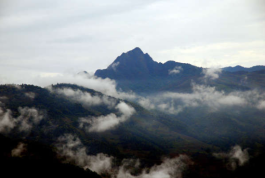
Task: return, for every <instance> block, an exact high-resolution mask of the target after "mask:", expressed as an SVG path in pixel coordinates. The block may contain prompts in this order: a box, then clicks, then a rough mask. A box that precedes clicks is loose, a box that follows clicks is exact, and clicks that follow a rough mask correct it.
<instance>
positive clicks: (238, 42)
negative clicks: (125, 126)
mask: <svg viewBox="0 0 265 178" xmlns="http://www.w3.org/2000/svg"><path fill="white" fill-rule="evenodd" d="M135 47H140V48H141V49H142V50H143V52H144V53H148V54H149V55H150V56H151V57H152V58H153V59H154V60H155V61H159V62H165V61H168V60H174V61H177V62H184V63H190V64H193V65H196V66H202V67H213V66H215V67H216V66H219V67H225V66H235V65H242V66H246V67H250V66H253V65H265V1H264V0H200V1H198V0H185V1H183V0H111V1H109V0H98V1H95V0H94V1H91V0H74V1H73V0H0V62H1V65H0V78H5V79H6V80H8V77H9V76H12V75H26V74H27V75H36V74H39V75H51V74H56V73H63V72H78V71H81V70H86V71H89V72H94V71H95V70H96V69H103V68H106V67H107V66H108V65H109V64H110V63H112V62H113V61H114V60H115V58H116V57H117V56H119V55H120V54H121V53H122V52H127V51H129V50H131V49H133V48H135Z"/></svg>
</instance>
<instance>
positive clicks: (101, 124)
mask: <svg viewBox="0 0 265 178" xmlns="http://www.w3.org/2000/svg"><path fill="white" fill-rule="evenodd" d="M115 109H117V110H118V111H119V114H120V116H118V115H116V114H114V113H111V114H108V115H105V116H99V117H85V118H80V119H79V127H80V128H84V129H85V130H87V131H88V132H103V131H106V130H109V129H112V128H114V127H116V126H117V125H119V124H120V123H122V122H125V121H126V120H128V119H129V118H130V117H131V116H132V115H133V114H134V113H135V109H134V108H133V107H131V106H129V105H128V104H126V103H124V102H120V103H119V104H118V105H117V106H116V107H115Z"/></svg>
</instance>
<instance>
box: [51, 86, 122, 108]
mask: <svg viewBox="0 0 265 178" xmlns="http://www.w3.org/2000/svg"><path fill="white" fill-rule="evenodd" d="M50 91H52V92H55V93H58V94H62V95H64V96H66V97H67V98H68V99H70V100H73V101H75V102H78V103H81V104H82V105H83V106H84V107H90V106H99V105H106V106H107V107H109V108H114V107H115V105H116V103H117V100H116V99H114V98H111V97H108V96H106V95H102V96H99V95H94V96H92V95H91V94H90V93H88V92H85V91H81V90H73V89H71V88H62V89H51V90H50Z"/></svg>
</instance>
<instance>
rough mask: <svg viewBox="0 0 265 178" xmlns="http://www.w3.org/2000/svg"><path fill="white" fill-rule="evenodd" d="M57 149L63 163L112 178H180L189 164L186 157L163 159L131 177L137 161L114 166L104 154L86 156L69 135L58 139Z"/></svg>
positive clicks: (76, 141) (76, 140)
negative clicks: (158, 163)
mask: <svg viewBox="0 0 265 178" xmlns="http://www.w3.org/2000/svg"><path fill="white" fill-rule="evenodd" d="M57 149H58V154H59V155H60V157H61V158H62V159H63V160H64V161H65V162H68V163H72V164H75V165H77V166H80V167H82V168H84V169H87V168H88V169H90V170H92V171H95V172H97V173H98V174H109V175H110V176H111V177H112V178H124V177H127V178H181V177H182V172H183V170H184V169H186V168H187V165H188V164H190V163H191V161H190V159H189V157H188V156H186V155H180V156H178V157H175V158H164V159H163V161H162V163H161V164H160V165H154V166H152V167H151V168H144V169H143V170H142V172H141V173H140V174H138V175H133V174H132V169H131V168H136V167H138V168H139V167H140V162H139V160H131V159H124V160H122V163H121V165H120V166H114V164H113V162H114V159H115V158H114V157H112V156H108V155H106V154H104V153H98V154H97V155H89V154H87V149H86V147H85V146H84V145H83V144H82V142H81V141H80V139H79V138H77V137H75V136H73V135H71V134H66V135H64V136H61V137H59V139H58V143H57Z"/></svg>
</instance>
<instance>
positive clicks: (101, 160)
mask: <svg viewBox="0 0 265 178" xmlns="http://www.w3.org/2000/svg"><path fill="white" fill-rule="evenodd" d="M57 149H58V154H59V155H60V156H62V157H64V159H65V161H67V162H71V163H73V164H75V165H77V166H80V167H82V168H84V169H87V168H88V169H90V170H92V171H95V172H97V173H98V174H101V173H105V172H108V171H109V170H110V169H111V167H112V160H113V157H112V156H108V155H106V154H103V153H99V154H97V155H88V154H87V149H86V147H85V146H84V145H83V144H82V142H81V141H80V139H79V138H77V137H75V136H73V135H70V134H66V135H64V136H61V137H59V138H58V143H57Z"/></svg>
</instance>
